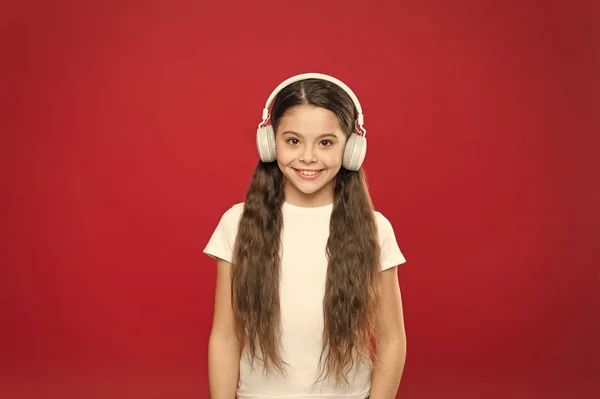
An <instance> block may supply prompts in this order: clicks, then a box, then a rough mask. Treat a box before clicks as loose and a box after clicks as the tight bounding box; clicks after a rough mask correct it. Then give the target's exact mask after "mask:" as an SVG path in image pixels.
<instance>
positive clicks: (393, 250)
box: [375, 212, 406, 271]
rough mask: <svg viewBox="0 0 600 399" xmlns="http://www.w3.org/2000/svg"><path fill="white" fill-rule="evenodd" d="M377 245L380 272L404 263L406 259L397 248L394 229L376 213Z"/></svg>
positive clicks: (384, 218) (385, 219)
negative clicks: (379, 248)
mask: <svg viewBox="0 0 600 399" xmlns="http://www.w3.org/2000/svg"><path fill="white" fill-rule="evenodd" d="M375 214H376V220H377V228H378V232H379V245H380V246H381V259H380V260H381V270H382V271H383V270H387V269H389V268H391V267H394V266H398V265H401V264H403V263H406V259H405V258H404V255H403V254H402V251H401V250H400V247H399V246H398V242H397V241H396V235H395V234H394V228H393V226H392V224H391V223H390V221H389V220H388V219H387V218H386V217H385V216H383V215H382V214H381V213H379V212H376V213H375Z"/></svg>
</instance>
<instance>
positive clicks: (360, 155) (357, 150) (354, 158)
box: [342, 133, 367, 171]
mask: <svg viewBox="0 0 600 399" xmlns="http://www.w3.org/2000/svg"><path fill="white" fill-rule="evenodd" d="M366 155H367V139H366V138H365V137H363V136H359V135H358V134H356V133H352V134H351V135H350V137H348V141H347V142H346V148H345V149H344V159H343V160H342V166H343V167H344V168H346V169H348V170H352V171H357V170H359V169H360V167H361V165H362V163H363V161H364V160H365V156H366Z"/></svg>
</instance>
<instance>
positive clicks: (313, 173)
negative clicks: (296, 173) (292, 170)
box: [300, 170, 319, 176]
mask: <svg viewBox="0 0 600 399" xmlns="http://www.w3.org/2000/svg"><path fill="white" fill-rule="evenodd" d="M317 173H319V172H314V171H305V170H301V171H300V174H303V175H305V176H314V175H316V174H317Z"/></svg>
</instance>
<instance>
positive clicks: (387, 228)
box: [374, 211, 394, 235]
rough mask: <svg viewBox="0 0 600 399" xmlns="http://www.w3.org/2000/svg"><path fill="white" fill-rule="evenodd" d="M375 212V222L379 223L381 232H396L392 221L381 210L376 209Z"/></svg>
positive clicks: (378, 227)
mask: <svg viewBox="0 0 600 399" xmlns="http://www.w3.org/2000/svg"><path fill="white" fill-rule="evenodd" d="M374 213H375V222H376V224H377V230H379V233H380V234H384V235H386V234H394V227H393V226H392V223H391V222H390V221H389V219H388V218H386V217H385V216H384V215H383V214H382V213H381V212H378V211H374Z"/></svg>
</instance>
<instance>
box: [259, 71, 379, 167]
mask: <svg viewBox="0 0 600 399" xmlns="http://www.w3.org/2000/svg"><path fill="white" fill-rule="evenodd" d="M312 78H315V79H322V80H326V81H328V82H331V83H334V84H336V85H337V86H339V87H340V88H341V89H343V90H344V91H345V92H346V93H347V94H348V95H349V96H350V98H351V99H352V102H353V103H354V106H355V107H356V111H357V113H358V116H357V118H356V121H355V131H354V132H353V133H352V134H351V135H350V137H348V140H347V141H346V147H345V149H344V158H343V160H342V166H343V167H344V168H346V169H348V170H351V171H357V170H359V169H360V167H361V165H362V163H363V161H364V160H365V155H366V153H367V139H366V136H367V131H366V130H365V128H364V127H363V123H364V116H363V113H362V107H361V106H360V102H359V101H358V98H357V97H356V95H355V94H354V93H353V92H352V90H350V88H349V87H348V86H346V85H345V84H344V83H343V82H341V81H340V80H338V79H336V78H334V77H332V76H328V75H324V74H322V73H303V74H300V75H296V76H292V77H291V78H289V79H287V80H285V81H283V82H282V83H280V84H279V86H277V87H276V88H275V90H273V92H272V93H271V95H270V96H269V98H268V99H267V102H266V104H265V107H264V109H263V112H262V122H261V123H260V124H259V125H258V129H257V131H256V148H257V149H258V153H259V155H260V159H261V161H263V162H274V161H275V160H276V159H277V151H276V146H275V132H274V131H273V126H272V125H267V122H268V120H269V119H270V118H271V115H270V114H269V108H270V107H271V104H272V103H273V100H274V99H275V97H276V96H277V94H279V92H280V91H281V90H283V89H284V88H285V87H287V86H289V85H290V84H292V83H295V82H298V81H300V80H304V79H312Z"/></svg>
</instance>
